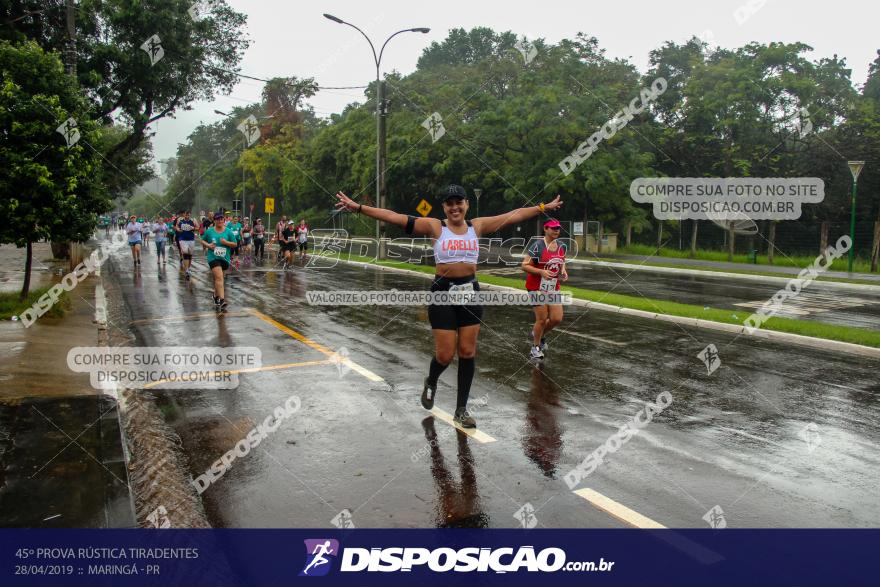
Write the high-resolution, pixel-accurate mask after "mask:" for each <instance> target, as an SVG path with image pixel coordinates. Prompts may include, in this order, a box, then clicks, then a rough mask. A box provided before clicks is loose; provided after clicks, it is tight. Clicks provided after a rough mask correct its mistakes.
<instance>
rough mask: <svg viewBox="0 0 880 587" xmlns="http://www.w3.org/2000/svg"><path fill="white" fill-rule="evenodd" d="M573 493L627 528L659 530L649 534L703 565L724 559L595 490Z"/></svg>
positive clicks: (582, 490) (587, 489) (584, 489)
mask: <svg viewBox="0 0 880 587" xmlns="http://www.w3.org/2000/svg"><path fill="white" fill-rule="evenodd" d="M573 493H575V494H577V495H579V496H580V497H582V498H584V499H585V500H587V501H588V502H589V503H590V505H592V506H593V507H595V508H596V509H598V510H601V511H603V512H605V513H607V514H609V515H610V516H612V517H613V518H616V519H618V520H620V521H621V522H623V523H624V524H626V525H628V526H632V527H633V528H639V529H642V530H659V531H658V532H649V534H650V535H651V536H653V537H655V538H658V539H659V540H662V541H663V542H665V543H667V544H669V545H670V546H672V547H673V548H676V549H678V550H680V551H681V552H683V553H685V554H686V555H688V556H689V557H691V558H693V559H694V560H696V561H698V562H700V563H702V564H704V565H714V564H716V563H719V562H721V561H723V560H724V557H723V556H721V555H720V554H718V553H717V552H715V551H714V550H711V549H708V548H706V547H705V546H703V545H701V544H697V543H696V542H694V541H693V540H691V539H690V538H687V537H685V536H682V535H681V534H679V533H678V532H675V531H673V530H669V529H668V528H667V527H666V526H664V525H662V524H660V523H659V522H655V521H654V520H652V519H651V518H648V517H646V516H643V515H642V514H640V513H638V512H636V511H633V510H631V509H629V508H628V507H626V506H625V505H623V504H620V503H617V502H616V501H614V500H613V499H611V498H610V497H606V496H604V495H602V494H601V493H599V492H598V491H596V490H595V489H590V488H589V487H585V488H583V489H578V490H576V491H574V492H573Z"/></svg>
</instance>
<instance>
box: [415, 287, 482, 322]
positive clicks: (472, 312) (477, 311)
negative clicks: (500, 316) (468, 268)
mask: <svg viewBox="0 0 880 587" xmlns="http://www.w3.org/2000/svg"><path fill="white" fill-rule="evenodd" d="M463 283H473V284H474V291H480V284H479V282H478V281H477V280H476V278H475V277H452V278H447V277H440V276H434V282H433V283H432V284H431V291H449V287H450V286H451V285H461V284H463ZM482 318H483V306H479V305H472V306H449V305H436V304H431V305H429V306H428V322H430V323H431V328H432V329H434V330H458V329H459V328H461V327H463V326H474V325H475V324H480V323H481V322H482Z"/></svg>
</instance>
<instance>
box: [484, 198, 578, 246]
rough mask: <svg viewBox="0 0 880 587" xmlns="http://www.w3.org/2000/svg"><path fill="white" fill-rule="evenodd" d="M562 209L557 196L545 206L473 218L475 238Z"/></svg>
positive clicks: (540, 205)
mask: <svg viewBox="0 0 880 587" xmlns="http://www.w3.org/2000/svg"><path fill="white" fill-rule="evenodd" d="M561 207H562V197H561V196H559V195H558V194H557V196H556V198H554V199H553V201H552V202H549V203H547V204H538V205H537V206H529V207H527V208H517V209H516V210H511V211H510V212H507V213H505V214H499V215H498V216H484V217H482V218H474V220H473V223H474V230H475V231H476V233H477V236H483V235H484V234H491V233H493V232H497V231H499V230H501V229H502V228H504V227H505V226H508V225H509V224H517V223H519V222H524V221H526V220H528V219H530V218H534V217H535V216H537V215H539V214H543V213H544V212H553V211H556V210H559V208H561Z"/></svg>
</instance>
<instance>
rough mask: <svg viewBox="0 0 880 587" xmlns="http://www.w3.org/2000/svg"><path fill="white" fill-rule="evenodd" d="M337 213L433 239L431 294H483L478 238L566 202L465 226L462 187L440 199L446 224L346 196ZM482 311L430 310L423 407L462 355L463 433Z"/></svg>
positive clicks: (458, 412) (458, 409)
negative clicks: (431, 342) (430, 335)
mask: <svg viewBox="0 0 880 587" xmlns="http://www.w3.org/2000/svg"><path fill="white" fill-rule="evenodd" d="M336 197H337V198H338V199H339V202H337V204H336V207H337V208H341V209H345V210H348V211H355V212H359V213H361V214H364V215H366V216H369V217H370V218H375V219H376V220H381V221H382V222H387V223H389V224H394V225H395V226H400V227H402V228H404V229H405V230H406V232H407V234H411V235H419V236H429V237H431V238H432V239H434V260H435V262H436V265H437V271H436V275H435V276H434V283H433V284H432V285H431V291H432V292H437V291H456V292H465V291H480V285H479V283H477V280H476V273H477V259H478V257H479V254H480V246H479V240H478V239H479V238H480V237H481V236H484V235H487V234H491V233H493V232H496V231H498V230H501V229H502V228H504V227H505V226H507V225H509V224H516V223H518V222H523V221H525V220H528V219H530V218H534V217H535V216H538V215H539V214H542V213H544V212H545V211H547V212H550V211H554V210H558V209H559V208H560V207H561V206H562V200H561V199H560V197H559V196H556V199H554V200H553V201H552V202H550V203H549V204H539V205H537V206H530V207H528V208H518V209H516V210H512V211H510V212H507V213H506V214H501V215H499V216H487V217H484V218H474V219H473V220H467V219H466V216H467V212H468V208H469V203H468V198H467V192H465V189H464V188H463V187H461V186H459V185H450V186H447V187H446V188H444V189H443V191H442V192H441V193H440V196H439V199H440V200H441V202H442V205H443V213H444V214H445V215H446V220H439V219H437V218H415V217H413V216H407V215H405V214H398V213H397V212H393V211H391V210H386V209H384V208H374V207H372V206H364V205H362V204H358V203H357V202H355V201H354V200H352V199H351V198H349V197H348V196H346V195H345V194H343V193H341V192H340V193H338V194H336ZM482 316H483V308H482V306H479V305H460V306H453V305H435V304H432V305H430V306H428V320H429V321H430V323H431V330H432V331H433V333H434V358H433V359H431V367H430V370H429V371H428V377H427V378H426V379H425V382H424V387H423V390H422V398H421V400H422V407H424V408H425V409H426V410H430V409H431V408H432V407H433V406H434V396H435V394H436V392H437V380H438V379H439V377H440V374H441V373H443V371H444V370H445V369H446V367H448V366H449V363H451V362H452V358H453V357H454V356H455V354H456V350H457V351H458V396H457V399H456V406H455V418H454V420H455V423H456V424H458V425H460V426H462V427H463V428H475V427H476V422H475V421H474V419H473V418H472V417H471V415H470V414H469V413H468V411H467V400H468V396H469V395H470V391H471V382H472V381H473V378H474V368H475V365H474V357H475V356H476V353H477V335H478V334H479V332H480V324H481V322H482V320H481V318H482Z"/></svg>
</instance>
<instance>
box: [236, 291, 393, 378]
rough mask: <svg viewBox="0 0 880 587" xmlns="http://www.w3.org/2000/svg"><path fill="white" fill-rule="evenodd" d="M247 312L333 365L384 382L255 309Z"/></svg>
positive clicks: (368, 371)
mask: <svg viewBox="0 0 880 587" xmlns="http://www.w3.org/2000/svg"><path fill="white" fill-rule="evenodd" d="M249 311H250V313H251V314H252V315H254V316H256V317H257V318H259V319H260V320H262V321H263V322H265V323H266V324H271V325H272V326H274V327H275V328H277V329H278V330H280V331H281V332H283V333H285V334H286V335H288V336H290V337H291V338H294V339H295V340H298V341H300V342H301V343H303V344H304V345H306V346H308V347H311V348H313V349H315V350H316V351H318V352H319V353H322V354H324V355H326V356H328V357H330V358H331V360H332V362H334V363H337V362H338V363H339V364H340V365H345V366H346V367H348V368H350V369H351V370H352V371H355V372H357V373H358V374H360V375H362V376H364V377H366V378H367V379H369V380H370V381H373V382H381V381H385V380H384V379H382V378H381V377H379V376H378V375H376V374H375V373H373V372H372V371H370V370H369V369H365V368H364V367H361V366H360V365H358V364H357V363H355V362H354V361H352V360H351V359H349V358H348V357H343V356H341V355H340V354H339V353H337V352H335V351H332V350H330V349H329V348H327V347H325V346H324V345H322V344H321V343H318V342H315V341H313V340H311V339H310V338H308V337H306V336H303V335H302V334H300V333H299V332H297V331H296V330H293V329H292V328H290V327H288V326H285V325H284V324H282V323H281V322H278V321H277V320H274V319H272V318H270V317H269V316H267V315H265V314H263V313H262V312H260V311H259V310H255V309H253V308H251V309H250V310H249Z"/></svg>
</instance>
